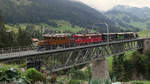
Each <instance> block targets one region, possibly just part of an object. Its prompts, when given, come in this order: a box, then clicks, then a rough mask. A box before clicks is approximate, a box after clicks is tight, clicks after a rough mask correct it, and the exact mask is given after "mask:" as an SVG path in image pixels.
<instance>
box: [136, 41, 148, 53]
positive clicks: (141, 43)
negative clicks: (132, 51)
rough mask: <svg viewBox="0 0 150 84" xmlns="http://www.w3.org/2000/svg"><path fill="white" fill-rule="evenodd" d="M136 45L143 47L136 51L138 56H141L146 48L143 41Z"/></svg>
mask: <svg viewBox="0 0 150 84" xmlns="http://www.w3.org/2000/svg"><path fill="white" fill-rule="evenodd" d="M137 44H138V46H143V48H141V49H138V50H137V51H138V52H139V53H140V54H143V52H144V48H145V47H146V46H145V41H144V40H141V41H138V42H137Z"/></svg>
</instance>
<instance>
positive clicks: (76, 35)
mask: <svg viewBox="0 0 150 84" xmlns="http://www.w3.org/2000/svg"><path fill="white" fill-rule="evenodd" d="M95 35H102V34H100V33H99V34H75V35H74V37H82V36H95Z"/></svg>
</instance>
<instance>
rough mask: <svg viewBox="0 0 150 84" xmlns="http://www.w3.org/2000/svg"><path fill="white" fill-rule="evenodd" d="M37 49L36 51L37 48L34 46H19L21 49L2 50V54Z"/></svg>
mask: <svg viewBox="0 0 150 84" xmlns="http://www.w3.org/2000/svg"><path fill="white" fill-rule="evenodd" d="M35 49H36V47H34V46H19V47H7V48H0V54H5V53H14V52H20V51H28V50H35Z"/></svg>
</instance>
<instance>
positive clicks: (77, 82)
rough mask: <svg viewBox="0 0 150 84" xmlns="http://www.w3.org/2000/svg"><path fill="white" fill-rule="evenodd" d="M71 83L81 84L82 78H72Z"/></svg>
mask: <svg viewBox="0 0 150 84" xmlns="http://www.w3.org/2000/svg"><path fill="white" fill-rule="evenodd" d="M69 84H81V81H80V80H70V81H69Z"/></svg>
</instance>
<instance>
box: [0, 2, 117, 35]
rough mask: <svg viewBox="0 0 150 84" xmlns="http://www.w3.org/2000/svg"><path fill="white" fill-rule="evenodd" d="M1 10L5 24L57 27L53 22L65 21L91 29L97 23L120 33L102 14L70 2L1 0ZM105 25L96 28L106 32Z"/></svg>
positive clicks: (81, 4) (83, 5)
mask: <svg viewBox="0 0 150 84" xmlns="http://www.w3.org/2000/svg"><path fill="white" fill-rule="evenodd" d="M0 9H1V10H2V11H3V16H4V17H5V19H4V20H5V22H7V23H9V24H20V23H32V24H39V23H46V24H48V25H50V26H53V27H57V26H58V24H57V23H56V22H54V21H53V20H64V21H67V22H70V23H71V25H72V27H74V26H75V25H77V26H80V27H84V28H91V26H92V25H93V24H95V23H105V22H106V23H108V24H109V25H111V27H110V31H120V29H119V28H116V27H114V25H113V24H114V23H113V22H111V21H110V20H109V19H107V18H106V17H105V16H104V15H102V14H101V13H100V12H98V11H96V10H95V9H93V8H90V7H89V6H87V5H85V4H83V3H80V2H76V1H70V0H0ZM104 27H105V26H104V25H99V27H97V28H95V29H96V30H97V31H101V32H102V31H106V29H105V28H104Z"/></svg>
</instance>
